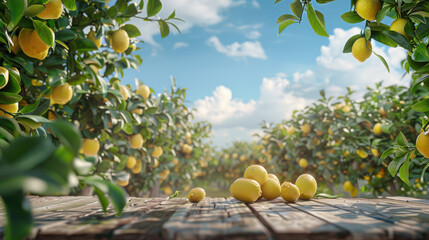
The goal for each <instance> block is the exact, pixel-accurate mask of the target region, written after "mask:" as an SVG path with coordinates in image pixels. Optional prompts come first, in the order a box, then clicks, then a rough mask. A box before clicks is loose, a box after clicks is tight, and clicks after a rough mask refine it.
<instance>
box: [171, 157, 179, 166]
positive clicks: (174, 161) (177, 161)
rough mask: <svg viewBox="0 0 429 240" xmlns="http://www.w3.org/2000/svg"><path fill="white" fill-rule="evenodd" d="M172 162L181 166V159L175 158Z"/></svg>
mask: <svg viewBox="0 0 429 240" xmlns="http://www.w3.org/2000/svg"><path fill="white" fill-rule="evenodd" d="M172 162H173V164H174V165H175V166H177V164H179V159H177V158H173V160H172Z"/></svg>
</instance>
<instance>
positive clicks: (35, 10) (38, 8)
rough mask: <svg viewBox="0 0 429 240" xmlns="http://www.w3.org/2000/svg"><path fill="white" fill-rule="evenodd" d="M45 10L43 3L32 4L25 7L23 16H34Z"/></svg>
mask: <svg viewBox="0 0 429 240" xmlns="http://www.w3.org/2000/svg"><path fill="white" fill-rule="evenodd" d="M43 10H45V6H44V5H43V4H34V5H31V6H29V7H28V8H27V11H25V16H27V17H35V16H36V15H37V14H39V13H41V12H43Z"/></svg>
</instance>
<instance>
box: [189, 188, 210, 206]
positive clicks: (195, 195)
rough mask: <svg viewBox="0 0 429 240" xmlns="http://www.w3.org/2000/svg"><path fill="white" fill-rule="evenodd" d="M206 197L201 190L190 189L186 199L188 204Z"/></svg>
mask: <svg viewBox="0 0 429 240" xmlns="http://www.w3.org/2000/svg"><path fill="white" fill-rule="evenodd" d="M205 197H206V191H204V189H202V188H199V187H197V188H192V189H191V191H189V193H188V199H189V201H190V202H193V203H197V202H200V201H201V200H203V199H204V198H205Z"/></svg>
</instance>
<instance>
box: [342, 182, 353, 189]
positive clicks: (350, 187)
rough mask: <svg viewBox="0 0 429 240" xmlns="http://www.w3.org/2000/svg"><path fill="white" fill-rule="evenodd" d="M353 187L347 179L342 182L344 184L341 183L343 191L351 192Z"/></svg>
mask: <svg viewBox="0 0 429 240" xmlns="http://www.w3.org/2000/svg"><path fill="white" fill-rule="evenodd" d="M353 188H354V186H353V184H352V183H351V182H350V181H349V180H347V181H345V182H344V184H343V189H344V191H346V192H351V191H352V190H353Z"/></svg>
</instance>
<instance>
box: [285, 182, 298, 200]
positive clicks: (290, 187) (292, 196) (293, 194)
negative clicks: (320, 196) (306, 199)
mask: <svg viewBox="0 0 429 240" xmlns="http://www.w3.org/2000/svg"><path fill="white" fill-rule="evenodd" d="M281 196H282V198H283V199H284V200H285V201H286V202H292V203H293V202H296V201H297V200H298V198H299V196H300V192H299V188H298V187H297V186H296V185H295V184H293V183H291V182H284V183H283V184H282V186H281Z"/></svg>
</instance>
